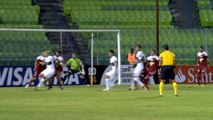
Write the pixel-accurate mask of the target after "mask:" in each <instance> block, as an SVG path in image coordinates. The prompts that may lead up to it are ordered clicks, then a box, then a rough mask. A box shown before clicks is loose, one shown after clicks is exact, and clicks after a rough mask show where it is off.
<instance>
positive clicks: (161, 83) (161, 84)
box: [159, 81, 164, 95]
mask: <svg viewBox="0 0 213 120" xmlns="http://www.w3.org/2000/svg"><path fill="white" fill-rule="evenodd" d="M163 85H164V83H163V81H161V82H160V84H159V92H160V95H163Z"/></svg>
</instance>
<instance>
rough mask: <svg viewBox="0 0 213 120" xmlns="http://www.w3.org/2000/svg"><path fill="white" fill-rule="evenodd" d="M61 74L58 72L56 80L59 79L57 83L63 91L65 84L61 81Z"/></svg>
mask: <svg viewBox="0 0 213 120" xmlns="http://www.w3.org/2000/svg"><path fill="white" fill-rule="evenodd" d="M61 74H62V73H61V72H60V71H59V72H56V79H57V83H58V85H59V87H60V89H61V90H62V89H63V84H62V81H61Z"/></svg>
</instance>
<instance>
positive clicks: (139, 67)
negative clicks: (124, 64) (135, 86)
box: [133, 63, 144, 77]
mask: <svg viewBox="0 0 213 120" xmlns="http://www.w3.org/2000/svg"><path fill="white" fill-rule="evenodd" d="M143 69H144V66H143V63H139V64H137V66H136V67H135V70H134V72H133V77H139V76H140V75H141V72H142V71H143Z"/></svg>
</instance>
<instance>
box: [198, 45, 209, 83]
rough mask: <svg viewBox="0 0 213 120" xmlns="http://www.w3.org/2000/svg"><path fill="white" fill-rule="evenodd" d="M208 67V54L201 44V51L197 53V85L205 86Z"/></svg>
mask: <svg viewBox="0 0 213 120" xmlns="http://www.w3.org/2000/svg"><path fill="white" fill-rule="evenodd" d="M207 68H208V54H207V52H205V51H204V49H203V46H200V51H199V52H198V53H197V65H196V72H197V74H196V76H197V81H198V84H197V86H200V85H201V84H202V85H201V87H204V86H205V84H206V83H205V75H204V74H205V73H206V71H207Z"/></svg>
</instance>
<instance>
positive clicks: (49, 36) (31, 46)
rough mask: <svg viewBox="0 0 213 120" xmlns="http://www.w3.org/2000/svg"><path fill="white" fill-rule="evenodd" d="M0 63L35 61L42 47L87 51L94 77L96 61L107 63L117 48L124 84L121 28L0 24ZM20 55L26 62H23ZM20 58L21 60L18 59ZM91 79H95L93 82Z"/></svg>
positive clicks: (64, 51)
mask: <svg viewBox="0 0 213 120" xmlns="http://www.w3.org/2000/svg"><path fill="white" fill-rule="evenodd" d="M0 36H1V37H0V41H1V42H2V44H4V45H5V46H2V47H1V49H2V50H1V53H0V56H1V57H0V64H2V65H17V64H19V65H29V64H31V65H32V61H33V60H34V59H35V57H36V56H37V55H38V53H39V51H40V50H43V49H48V50H51V51H52V52H54V51H56V50H58V49H59V50H60V51H61V52H62V53H63V54H70V56H71V53H70V52H72V53H73V52H78V51H85V52H84V53H85V54H88V57H89V58H87V61H89V63H88V64H89V65H90V70H91V71H89V73H90V75H91V77H90V79H91V81H92V80H93V72H94V71H93V68H94V65H108V64H109V57H108V50H111V49H112V50H114V51H115V52H116V53H117V58H118V84H121V73H120V67H121V48H120V30H115V29H100V30H99V29H12V28H0ZM20 59H23V61H26V62H23V61H22V62H20ZM18 61H19V62H18ZM91 83H92V82H91Z"/></svg>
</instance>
